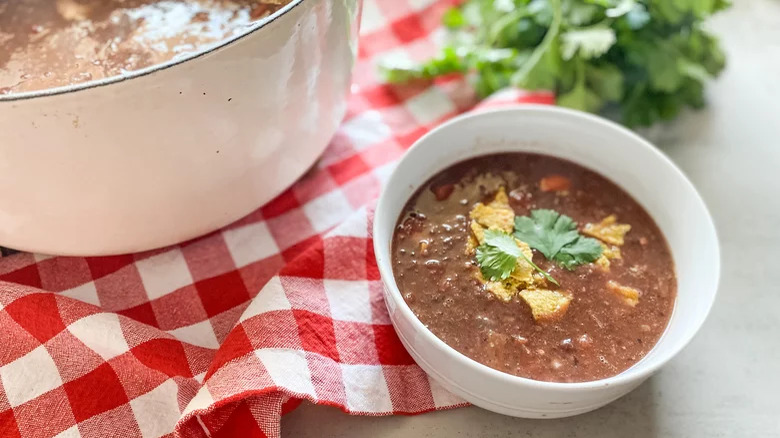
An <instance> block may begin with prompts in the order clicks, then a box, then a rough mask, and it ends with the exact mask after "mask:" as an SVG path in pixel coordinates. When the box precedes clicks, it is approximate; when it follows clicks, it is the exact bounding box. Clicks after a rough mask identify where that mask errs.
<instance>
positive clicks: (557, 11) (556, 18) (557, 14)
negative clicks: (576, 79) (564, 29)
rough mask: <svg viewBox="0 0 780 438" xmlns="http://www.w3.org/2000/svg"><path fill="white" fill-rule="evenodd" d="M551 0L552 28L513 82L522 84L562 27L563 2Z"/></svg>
mask: <svg viewBox="0 0 780 438" xmlns="http://www.w3.org/2000/svg"><path fill="white" fill-rule="evenodd" d="M550 2H551V3H552V9H553V18H552V23H550V29H548V30H547V33H546V34H545V35H544V38H543V39H542V42H541V43H540V44H539V45H538V46H536V48H535V49H534V51H533V53H531V56H529V57H528V60H527V61H526V62H524V63H523V66H522V67H520V70H518V72H517V73H516V74H515V76H514V78H513V82H514V83H515V84H520V83H522V82H523V80H524V79H525V77H526V76H528V73H530V72H531V70H532V69H533V68H534V66H536V64H537V63H538V62H539V60H540V59H542V55H544V52H546V51H547V49H549V48H550V44H552V41H553V40H554V39H555V38H556V37H557V36H558V30H559V29H560V27H561V16H562V13H561V2H560V0H551V1H550Z"/></svg>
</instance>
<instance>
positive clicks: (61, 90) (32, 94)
mask: <svg viewBox="0 0 780 438" xmlns="http://www.w3.org/2000/svg"><path fill="white" fill-rule="evenodd" d="M304 1H306V0H292V1H291V2H290V3H288V4H286V5H284V6H283V7H282V8H281V9H279V10H278V11H276V12H274V13H273V14H271V15H270V16H268V17H266V18H265V19H262V20H259V21H257V22H256V23H255V24H253V25H251V26H249V28H248V29H247V30H246V31H244V32H242V33H240V34H238V35H234V36H232V37H230V38H226V39H224V40H222V41H220V42H219V43H217V44H216V45H214V46H210V47H208V48H206V49H203V50H199V51H195V52H192V53H190V54H188V55H186V56H184V57H181V58H177V59H172V60H170V61H168V62H163V63H161V64H154V65H151V66H149V67H145V68H142V69H139V70H133V71H131V72H129V73H127V74H123V75H116V76H109V77H107V78H102V79H98V80H94V81H87V82H82V83H79V84H74V85H66V86H62V87H54V88H45V89H43V90H36V91H25V92H22V93H12V94H4V95H3V94H0V104H1V103H3V102H13V101H20V100H32V99H36V98H42V97H48V96H57V95H61V94H69V93H75V92H78V91H82V90H89V89H92V88H98V87H104V86H107V85H111V84H116V83H119V82H125V81H128V80H131V79H135V78H139V77H142V76H147V75H150V74H152V73H155V72H158V71H161V70H166V69H168V68H171V67H175V66H177V65H179V64H183V63H185V62H187V61H190V60H193V59H196V58H200V57H201V56H204V55H207V54H209V53H212V52H214V51H216V50H218V49H221V48H223V47H225V46H228V45H230V44H232V43H233V42H235V41H238V40H240V39H242V38H244V37H247V36H249V35H251V34H253V33H255V32H257V31H258V30H260V29H262V28H264V27H265V26H266V25H268V24H271V23H273V22H274V21H276V20H277V19H278V18H280V17H282V16H283V15H285V14H287V12H289V11H291V10H293V9H294V8H296V7H297V6H298V5H300V4H301V3H303V2H304Z"/></svg>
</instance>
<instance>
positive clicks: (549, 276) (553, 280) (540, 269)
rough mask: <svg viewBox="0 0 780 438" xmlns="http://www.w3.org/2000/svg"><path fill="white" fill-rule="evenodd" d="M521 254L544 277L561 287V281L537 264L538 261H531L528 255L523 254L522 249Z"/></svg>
mask: <svg viewBox="0 0 780 438" xmlns="http://www.w3.org/2000/svg"><path fill="white" fill-rule="evenodd" d="M520 255H521V256H523V258H524V259H525V261H527V262H528V263H529V264H530V265H531V266H533V268H534V269H536V270H537V271H539V273H540V274H542V275H544V278H546V279H547V280H548V281H550V282H551V283H553V284H554V285H556V286H558V287H561V284H560V283H558V281H556V280H555V279H554V278H552V275H550V274H548V273H547V272H545V271H544V270H543V269H542V268H540V267H538V266H536V263H534V262H532V261H531V259H529V258H528V257H526V255H525V254H523V252H522V251H520Z"/></svg>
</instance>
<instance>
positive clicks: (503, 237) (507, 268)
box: [477, 230, 560, 286]
mask: <svg viewBox="0 0 780 438" xmlns="http://www.w3.org/2000/svg"><path fill="white" fill-rule="evenodd" d="M518 257H522V258H523V259H525V261H526V262H528V264H529V265H531V267H533V268H534V269H536V270H537V271H539V272H540V273H541V274H542V275H544V277H545V278H546V279H547V280H549V281H550V282H551V283H553V284H555V285H557V286H560V284H559V283H558V282H557V281H556V280H555V279H554V278H552V276H551V275H550V274H548V273H547V272H545V271H544V270H542V268H540V267H538V266H536V264H534V262H532V261H531V259H529V258H528V257H527V256H526V255H525V254H523V251H522V250H521V249H520V247H519V246H517V242H515V238H514V237H512V236H511V235H510V234H509V233H505V232H503V231H500V230H485V241H484V243H482V245H479V246H478V247H477V262H478V263H479V267H480V270H481V271H482V276H483V277H485V278H486V279H488V280H491V281H496V280H505V279H506V278H508V277H509V276H510V275H511V274H512V271H514V270H515V266H517V258H518Z"/></svg>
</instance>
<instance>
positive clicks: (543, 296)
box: [520, 289, 572, 322]
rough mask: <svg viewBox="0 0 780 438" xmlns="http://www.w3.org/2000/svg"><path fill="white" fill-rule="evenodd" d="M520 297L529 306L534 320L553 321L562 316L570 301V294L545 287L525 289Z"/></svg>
mask: <svg viewBox="0 0 780 438" xmlns="http://www.w3.org/2000/svg"><path fill="white" fill-rule="evenodd" d="M520 297H522V298H523V300H524V301H525V302H526V303H528V305H529V306H530V307H531V314H532V315H533V317H534V320H535V321H538V322H545V321H554V320H557V319H560V318H561V317H563V315H564V314H565V313H566V310H567V309H568V308H569V303H571V299H572V297H571V295H568V294H565V293H563V292H561V291H556V290H547V289H526V290H524V291H522V292H520Z"/></svg>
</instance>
